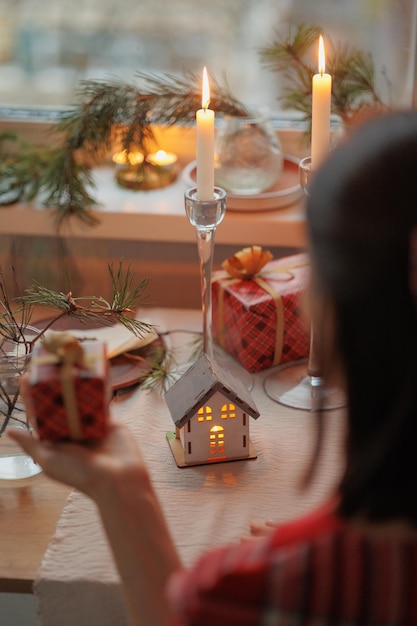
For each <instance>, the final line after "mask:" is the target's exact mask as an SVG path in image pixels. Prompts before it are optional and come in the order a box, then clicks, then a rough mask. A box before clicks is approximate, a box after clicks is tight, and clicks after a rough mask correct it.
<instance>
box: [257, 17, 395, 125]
mask: <svg viewBox="0 0 417 626" xmlns="http://www.w3.org/2000/svg"><path fill="white" fill-rule="evenodd" d="M321 33H322V29H321V28H320V27H318V26H316V25H306V24H301V25H299V26H298V27H296V28H295V32H294V28H291V27H290V32H289V35H288V37H287V38H282V37H279V36H277V38H276V39H275V40H274V41H273V42H272V43H271V44H269V45H267V46H265V47H264V48H262V49H261V50H260V57H261V61H262V63H263V64H264V65H265V66H266V67H269V68H270V69H272V70H273V71H276V72H280V73H281V74H282V76H283V95H282V97H281V102H282V106H283V107H284V108H285V109H295V110H296V111H300V112H301V113H303V116H304V119H305V120H306V121H307V122H308V123H309V124H310V123H311V100H312V77H313V74H315V73H316V72H317V53H316V51H317V42H318V37H319V35H320V34H321ZM325 40H326V71H328V72H329V73H330V74H331V75H332V77H333V81H332V112H333V113H334V114H336V115H338V116H339V117H340V118H341V119H342V120H343V122H345V123H348V122H349V121H350V120H351V119H352V118H353V117H354V116H355V115H356V113H357V112H358V111H359V109H360V108H362V107H364V106H366V107H374V108H380V107H385V106H386V105H385V104H384V103H383V102H382V101H381V98H380V96H379V95H378V93H377V90H376V86H375V68H374V64H373V60H372V56H371V54H369V53H364V52H362V51H361V50H358V49H357V48H355V47H354V46H352V45H351V44H349V43H341V44H338V45H335V44H334V43H333V41H332V40H331V38H330V37H329V36H328V35H326V36H325Z"/></svg>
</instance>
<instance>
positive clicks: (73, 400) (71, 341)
mask: <svg viewBox="0 0 417 626" xmlns="http://www.w3.org/2000/svg"><path fill="white" fill-rule="evenodd" d="M43 344H44V346H45V348H46V350H48V351H49V352H51V354H52V356H53V357H54V358H55V363H58V364H60V366H61V368H60V380H61V385H62V397H63V400H64V406H65V410H66V413H67V420H68V430H69V434H70V437H71V439H82V429H81V420H80V415H79V412H78V403H77V395H76V392H75V385H74V367H76V366H78V367H85V359H84V350H83V349H82V347H81V344H80V343H79V341H78V340H77V339H76V338H75V337H74V336H73V335H71V334H70V333H67V332H56V331H48V333H46V334H45V337H44V342H43Z"/></svg>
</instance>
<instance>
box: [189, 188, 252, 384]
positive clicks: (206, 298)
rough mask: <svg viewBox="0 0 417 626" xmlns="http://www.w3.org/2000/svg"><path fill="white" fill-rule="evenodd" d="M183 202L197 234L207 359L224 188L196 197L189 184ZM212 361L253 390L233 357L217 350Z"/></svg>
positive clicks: (211, 340)
mask: <svg viewBox="0 0 417 626" xmlns="http://www.w3.org/2000/svg"><path fill="white" fill-rule="evenodd" d="M184 202H185V212H186V214H187V217H188V220H189V222H190V224H191V225H192V226H194V227H195V229H196V235H197V247H198V255H199V259H200V278H201V308H202V313H203V352H204V353H205V354H207V356H208V357H209V358H210V359H213V358H214V354H213V334H212V295H211V275H212V269H213V252H214V235H215V232H216V228H217V226H218V225H219V224H220V222H221V221H222V219H223V218H224V215H225V212H226V191H225V190H224V189H222V188H221V187H215V188H214V193H213V199H212V200H199V199H198V194H197V188H196V187H192V188H191V189H188V190H187V191H186V192H185V195H184ZM215 360H216V361H217V362H218V363H219V365H221V366H222V367H223V368H224V369H227V370H229V371H230V372H231V373H232V374H233V375H234V376H235V377H236V378H239V379H240V380H241V381H242V382H243V383H244V385H245V386H246V387H247V389H249V390H250V389H252V387H253V378H252V375H251V374H250V373H249V372H247V371H246V370H245V369H244V368H243V367H242V366H241V365H240V364H239V363H237V362H236V361H235V360H234V359H233V358H232V357H230V356H229V355H226V354H224V353H223V351H222V352H221V353H220V351H219V353H216V357H215Z"/></svg>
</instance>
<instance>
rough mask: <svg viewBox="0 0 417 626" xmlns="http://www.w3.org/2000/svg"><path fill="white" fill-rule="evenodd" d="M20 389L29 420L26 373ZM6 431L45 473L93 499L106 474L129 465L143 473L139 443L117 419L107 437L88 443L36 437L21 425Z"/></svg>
mask: <svg viewBox="0 0 417 626" xmlns="http://www.w3.org/2000/svg"><path fill="white" fill-rule="evenodd" d="M21 393H22V397H23V400H24V402H25V406H26V410H27V414H28V418H29V420H31V421H33V406H32V402H31V398H30V396H29V393H28V379H27V377H26V376H23V377H22V381H21ZM8 432H9V436H10V437H11V438H12V439H14V441H16V442H17V443H18V444H19V445H20V446H21V447H22V448H23V449H24V450H25V452H27V454H29V455H30V456H31V457H32V458H33V460H34V461H35V463H38V464H39V465H40V466H41V467H42V469H43V470H44V471H45V473H46V474H47V475H48V476H50V477H51V478H54V479H55V480H58V481H60V482H63V483H65V484H67V485H69V486H71V487H75V488H77V489H79V490H80V491H82V492H84V493H85V494H87V495H88V496H90V497H91V498H92V499H93V500H97V498H98V497H99V495H100V490H101V489H103V488H105V483H106V482H107V481H106V478H111V477H116V476H118V475H120V473H123V472H128V471H130V470H131V469H135V470H142V471H143V473H144V474H146V473H147V472H146V468H145V464H144V461H143V458H142V454H141V451H140V449H139V446H138V445H137V444H136V441H135V440H134V438H133V436H132V434H131V432H130V431H129V429H128V428H127V427H126V426H124V425H122V424H119V423H114V422H110V424H109V432H108V435H107V437H106V438H105V439H104V440H103V441H101V442H96V443H92V444H79V443H75V442H74V443H72V442H62V443H51V442H49V441H40V440H39V439H38V438H37V437H36V435H31V434H30V433H29V432H25V431H23V430H21V429H16V430H12V429H9V430H8Z"/></svg>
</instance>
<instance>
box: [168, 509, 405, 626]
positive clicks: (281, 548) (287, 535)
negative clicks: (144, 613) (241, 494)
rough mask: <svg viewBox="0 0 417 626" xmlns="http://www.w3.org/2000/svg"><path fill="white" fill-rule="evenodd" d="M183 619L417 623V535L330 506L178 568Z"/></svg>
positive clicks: (209, 625)
mask: <svg viewBox="0 0 417 626" xmlns="http://www.w3.org/2000/svg"><path fill="white" fill-rule="evenodd" d="M168 595H169V597H170V600H171V602H172V605H173V607H174V611H175V614H176V616H177V621H176V622H175V623H176V624H182V625H184V626H185V625H189V626H191V625H193V626H261V625H262V626H304V625H306V626H307V625H308V626H339V625H340V626H351V625H352V626H353V625H355V626H356V625H362V624H363V625H364V626H365V625H366V626H391V625H392V626H403V625H404V626H409V625H410V626H411V625H412V626H417V539H414V538H407V539H405V538H402V539H399V538H394V537H389V536H387V535H382V534H381V535H379V536H375V535H372V536H371V535H369V534H368V533H365V532H363V531H361V530H359V529H357V528H355V527H353V526H352V525H350V524H348V523H346V522H343V521H342V520H341V519H340V518H338V517H337V516H336V515H334V514H333V513H332V512H331V511H330V510H329V507H322V508H321V509H318V510H317V511H315V512H314V513H312V514H310V515H308V516H306V517H304V518H302V519H300V520H297V521H294V522H291V523H288V524H285V525H282V526H280V527H278V528H276V529H274V530H273V531H272V532H271V533H270V534H269V535H267V536H265V537H262V538H257V539H254V540H253V541H248V542H244V543H242V544H238V545H235V546H229V547H225V548H222V549H219V550H216V551H213V552H210V553H208V554H206V555H204V556H202V557H201V558H200V559H199V560H198V562H197V564H196V565H195V566H194V567H193V568H192V569H191V570H187V571H181V572H178V573H176V574H175V575H174V576H173V578H172V579H171V581H170V585H169V589H168Z"/></svg>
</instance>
